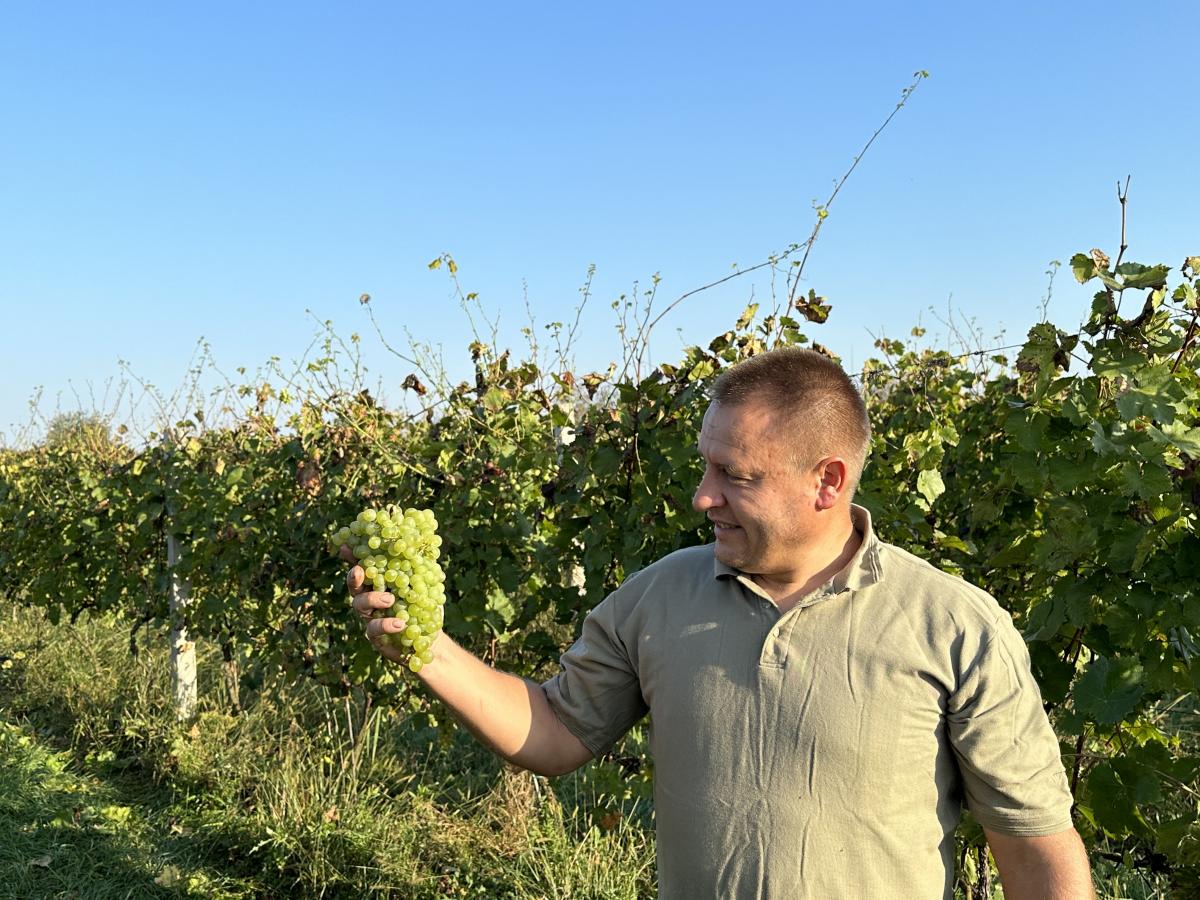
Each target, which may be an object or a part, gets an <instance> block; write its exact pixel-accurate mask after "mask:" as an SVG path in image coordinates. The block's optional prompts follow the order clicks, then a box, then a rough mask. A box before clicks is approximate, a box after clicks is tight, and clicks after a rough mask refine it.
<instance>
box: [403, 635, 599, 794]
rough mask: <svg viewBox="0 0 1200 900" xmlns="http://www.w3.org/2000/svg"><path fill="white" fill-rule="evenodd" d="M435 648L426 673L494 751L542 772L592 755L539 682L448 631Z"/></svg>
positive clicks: (558, 770) (571, 766)
mask: <svg viewBox="0 0 1200 900" xmlns="http://www.w3.org/2000/svg"><path fill="white" fill-rule="evenodd" d="M433 650H434V658H433V661H432V662H430V663H428V664H426V665H425V666H424V667H423V668H422V669H421V671H420V674H419V677H420V679H421V680H422V681H423V682H425V684H426V686H427V687H428V688H429V689H430V690H431V691H433V693H434V694H436V695H437V697H438V698H439V699H440V700H441V701H442V702H443V703H445V704H446V705H447V706H448V707H450V710H451V711H452V712H453V713H454V715H455V716H456V717H457V718H458V720H459V721H460V722H462V723H463V724H464V725H465V726H466V727H467V728H468V729H469V730H470V731H471V733H472V734H474V735H475V736H476V737H477V738H478V739H479V740H480V741H481V742H482V743H484V744H485V745H486V746H487V747H489V748H490V749H491V750H492V751H493V752H495V753H496V754H498V755H499V756H501V757H503V758H504V759H506V760H508V761H509V762H511V763H513V764H514V765H517V766H520V767H521V768H523V769H529V770H530V771H532V772H536V773H538V774H539V775H562V774H564V773H566V772H570V771H573V770H575V769H577V768H578V767H579V766H581V765H582V764H583V763H585V762H587V760H589V759H591V753H590V751H588V749H587V748H586V747H585V746H584V745H583V744H582V743H581V742H580V741H579V739H578V738H576V737H575V736H574V735H573V734H571V732H569V731H568V730H567V729H566V727H565V726H564V725H563V724H562V722H560V721H559V720H558V717H557V716H556V715H554V711H553V710H552V709H551V708H550V704H549V702H548V701H547V700H546V695H545V693H544V692H543V691H542V689H541V687H540V686H539V685H537V684H534V683H533V682H531V681H526V680H525V679H523V678H518V677H517V676H516V675H510V674H508V673H507V672H501V671H499V670H497V669H493V668H492V667H491V666H489V665H487V664H486V663H484V662H482V661H481V660H479V659H478V658H476V657H475V656H473V655H472V654H470V653H468V652H467V651H466V650H464V649H463V648H462V647H460V646H459V645H458V644H456V643H454V641H452V640H451V639H450V638H449V637H448V636H446V635H445V634H442V635H441V636H439V637H438V639H437V641H436V642H434V645H433Z"/></svg>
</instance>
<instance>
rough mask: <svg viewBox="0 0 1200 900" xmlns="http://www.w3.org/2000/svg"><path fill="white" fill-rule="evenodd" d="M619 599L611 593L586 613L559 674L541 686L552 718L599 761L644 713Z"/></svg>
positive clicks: (643, 703)
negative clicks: (557, 719) (552, 711)
mask: <svg viewBox="0 0 1200 900" xmlns="http://www.w3.org/2000/svg"><path fill="white" fill-rule="evenodd" d="M620 594H621V592H620V591H619V590H618V591H617V592H615V593H613V594H610V595H609V596H608V597H606V598H605V599H604V600H603V601H602V602H601V603H600V604H599V605H598V606H597V607H596V608H595V609H593V610H592V611H591V612H590V613H588V615H587V618H585V619H584V622H583V632H582V634H580V636H579V640H577V641H576V642H575V643H574V644H572V645H571V647H570V648H569V649H568V650H567V652H566V653H564V654H563V655H562V660H561V662H562V670H561V671H560V672H559V673H558V674H557V675H555V676H554V677H553V678H551V679H550V680H549V681H547V682H546V683H545V684H544V685H542V689H543V690H544V691H545V692H546V699H547V700H549V701H550V708H551V709H552V710H554V714H555V715H556V716H558V718H559V720H560V721H561V722H562V723H563V725H565V726H566V728H567V730H568V731H570V732H571V733H572V734H573V735H575V737H577V738H579V740H580V741H581V742H582V743H583V745H584V746H585V747H587V748H588V749H589V750H590V751H591V752H592V754H593V755H594V756H597V757H598V756H601V755H603V754H604V753H605V752H607V751H608V750H609V748H611V747H612V745H613V744H615V743H616V742H617V741H618V740H619V739H620V738H621V737H622V736H623V735H624V734H625V732H627V731H628V730H629V729H630V728H632V727H633V726H634V724H636V723H637V721H638V720H639V719H640V718H642V716H644V715H645V714H646V712H647V706H646V701H645V699H644V698H643V697H642V689H641V684H640V682H639V681H638V676H637V669H636V665H635V662H634V660H633V658H632V657H633V654H631V653H630V652H629V648H628V647H627V642H626V639H624V638H623V637H622V634H621V628H620V626H621V625H622V623H623V620H624V619H625V616H624V615H623V614H622V604H621V602H620ZM630 640H631V641H634V642H636V639H634V638H630ZM635 649H636V648H635Z"/></svg>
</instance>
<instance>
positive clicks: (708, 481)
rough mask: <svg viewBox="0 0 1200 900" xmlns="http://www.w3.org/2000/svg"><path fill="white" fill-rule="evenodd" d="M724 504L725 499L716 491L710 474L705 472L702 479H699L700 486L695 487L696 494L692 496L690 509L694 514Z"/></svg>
mask: <svg viewBox="0 0 1200 900" xmlns="http://www.w3.org/2000/svg"><path fill="white" fill-rule="evenodd" d="M724 502H725V498H724V497H722V496H721V492H720V491H719V490H717V488H716V485H715V484H714V479H713V478H712V476H711V474H710V473H708V472H705V473H704V477H703V478H701V479H700V484H699V485H697V487H696V493H694V494H693V495H692V509H694V510H696V512H705V511H707V510H710V509H712V508H713V507H714V506H721V505H722V504H724Z"/></svg>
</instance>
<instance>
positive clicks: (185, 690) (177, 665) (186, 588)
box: [167, 507, 197, 722]
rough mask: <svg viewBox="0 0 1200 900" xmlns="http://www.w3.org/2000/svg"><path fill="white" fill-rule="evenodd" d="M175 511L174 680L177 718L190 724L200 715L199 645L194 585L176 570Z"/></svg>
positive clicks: (171, 552)
mask: <svg viewBox="0 0 1200 900" xmlns="http://www.w3.org/2000/svg"><path fill="white" fill-rule="evenodd" d="M173 512H174V510H172V509H170V508H169V507H168V519H167V526H168V527H167V572H168V575H169V578H170V584H169V587H168V590H169V592H170V595H169V598H168V600H169V603H170V620H171V680H172V683H173V685H174V691H175V718H176V719H178V720H179V721H180V722H186V721H188V720H189V719H191V718H192V716H193V715H195V713H196V697H197V694H196V643H195V641H193V640H191V637H190V636H189V635H188V627H187V607H188V604H189V603H191V586H190V585H189V584H188V581H187V579H186V578H180V577H179V575H178V574H177V573H176V571H175V568H176V566H177V565H178V563H179V539H178V538H177V537H176V536H175V533H174V532H173V531H172V530H171V528H170V526H171V523H172V520H173V519H174V515H173Z"/></svg>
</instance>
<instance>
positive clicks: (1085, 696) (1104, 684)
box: [1074, 656, 1146, 725]
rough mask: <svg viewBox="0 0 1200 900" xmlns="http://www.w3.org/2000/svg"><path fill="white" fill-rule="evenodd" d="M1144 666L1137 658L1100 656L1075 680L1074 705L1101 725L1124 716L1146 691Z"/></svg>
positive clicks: (1117, 720) (1113, 721) (1120, 719)
mask: <svg viewBox="0 0 1200 900" xmlns="http://www.w3.org/2000/svg"><path fill="white" fill-rule="evenodd" d="M1142 675H1143V672H1142V666H1141V664H1140V663H1139V662H1137V660H1133V659H1128V658H1124V657H1123V658H1121V659H1117V660H1109V658H1108V657H1106V656H1099V657H1097V658H1096V659H1095V660H1093V661H1092V663H1091V664H1090V665H1088V667H1087V670H1086V671H1085V672H1084V673H1083V675H1082V676H1081V677H1080V679H1079V680H1078V681H1077V682H1076V683H1075V690H1074V698H1075V708H1076V709H1077V710H1078V711H1079V712H1080V713H1081V714H1082V715H1084V716H1086V717H1088V718H1089V719H1091V720H1092V721H1094V722H1097V723H1099V724H1101V725H1115V724H1117V723H1118V722H1120V721H1122V720H1124V719H1125V717H1126V716H1128V715H1129V714H1130V713H1131V712H1133V710H1134V708H1135V707H1136V706H1137V704H1138V701H1139V700H1141V699H1142V694H1144V693H1145V690H1146V689H1145V687H1144V685H1143V684H1142Z"/></svg>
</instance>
